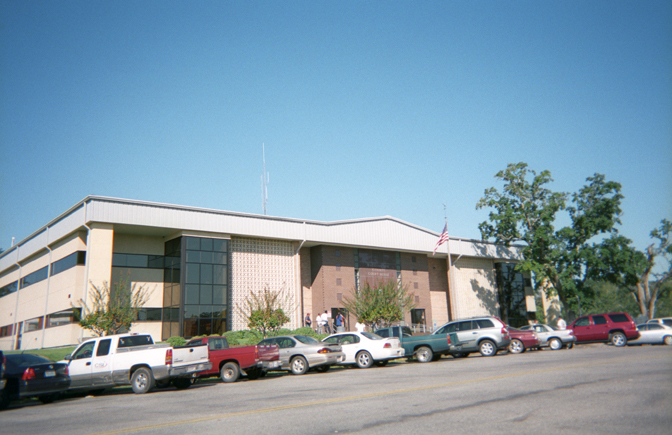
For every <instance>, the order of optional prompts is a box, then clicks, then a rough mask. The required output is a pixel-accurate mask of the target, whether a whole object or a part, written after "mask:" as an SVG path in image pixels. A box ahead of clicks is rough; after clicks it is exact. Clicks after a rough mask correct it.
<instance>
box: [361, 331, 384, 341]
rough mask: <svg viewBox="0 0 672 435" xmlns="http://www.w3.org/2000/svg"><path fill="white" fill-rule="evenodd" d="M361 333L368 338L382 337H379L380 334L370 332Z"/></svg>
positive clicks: (378, 338)
mask: <svg viewBox="0 0 672 435" xmlns="http://www.w3.org/2000/svg"><path fill="white" fill-rule="evenodd" d="M362 335H363V336H364V337H366V338H368V339H369V340H382V339H383V337H381V336H380V335H376V334H372V333H370V332H362ZM358 338H359V337H358Z"/></svg>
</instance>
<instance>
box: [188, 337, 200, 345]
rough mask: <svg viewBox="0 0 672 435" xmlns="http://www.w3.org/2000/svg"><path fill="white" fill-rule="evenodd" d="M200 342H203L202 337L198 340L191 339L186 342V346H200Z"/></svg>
mask: <svg viewBox="0 0 672 435" xmlns="http://www.w3.org/2000/svg"><path fill="white" fill-rule="evenodd" d="M201 344H203V339H201V338H199V339H198V340H191V341H190V342H189V343H187V346H200V345H201Z"/></svg>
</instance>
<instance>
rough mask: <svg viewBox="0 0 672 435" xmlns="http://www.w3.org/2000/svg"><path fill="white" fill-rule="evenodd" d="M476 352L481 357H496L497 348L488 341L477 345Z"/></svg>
mask: <svg viewBox="0 0 672 435" xmlns="http://www.w3.org/2000/svg"><path fill="white" fill-rule="evenodd" d="M478 351H479V352H480V353H481V355H482V356H495V355H497V346H495V343H493V342H492V341H490V340H483V341H481V342H480V343H479V345H478Z"/></svg>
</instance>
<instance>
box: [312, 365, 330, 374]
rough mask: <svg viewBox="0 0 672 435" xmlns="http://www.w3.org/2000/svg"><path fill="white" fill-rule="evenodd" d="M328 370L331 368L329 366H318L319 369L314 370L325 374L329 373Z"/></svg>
mask: <svg viewBox="0 0 672 435" xmlns="http://www.w3.org/2000/svg"><path fill="white" fill-rule="evenodd" d="M330 368H331V366H319V367H315V370H316V371H318V372H320V373H326V372H328V371H329V369H330Z"/></svg>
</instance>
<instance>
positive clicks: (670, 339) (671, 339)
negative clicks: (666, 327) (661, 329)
mask: <svg viewBox="0 0 672 435" xmlns="http://www.w3.org/2000/svg"><path fill="white" fill-rule="evenodd" d="M663 344H666V345H668V346H672V335H666V336H665V337H663Z"/></svg>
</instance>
